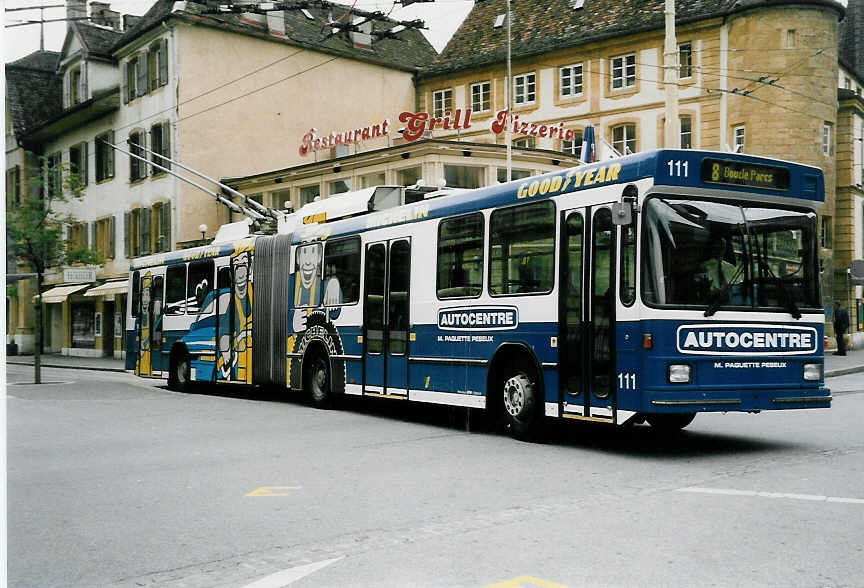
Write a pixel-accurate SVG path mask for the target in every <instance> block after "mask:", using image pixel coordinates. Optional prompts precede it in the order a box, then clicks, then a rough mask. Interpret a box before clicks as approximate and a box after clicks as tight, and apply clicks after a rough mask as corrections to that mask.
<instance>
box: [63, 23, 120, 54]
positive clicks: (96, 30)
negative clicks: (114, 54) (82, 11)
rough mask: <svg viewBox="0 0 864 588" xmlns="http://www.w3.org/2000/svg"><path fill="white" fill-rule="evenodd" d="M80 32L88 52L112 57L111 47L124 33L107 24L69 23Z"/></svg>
mask: <svg viewBox="0 0 864 588" xmlns="http://www.w3.org/2000/svg"><path fill="white" fill-rule="evenodd" d="M69 24H70V25H71V26H73V27H75V30H77V31H78V33H80V35H81V38H82V40H83V41H84V45H85V47H86V49H87V52H88V53H89V54H90V55H92V56H101V57H111V48H112V47H113V46H114V45H115V44H116V43H117V41H118V40H119V39H120V37H122V36H123V33H121V32H120V31H115V30H114V29H112V28H109V27H106V26H99V25H94V24H90V23H85V22H72V23H69Z"/></svg>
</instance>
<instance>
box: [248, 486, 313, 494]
mask: <svg viewBox="0 0 864 588" xmlns="http://www.w3.org/2000/svg"><path fill="white" fill-rule="evenodd" d="M300 488H302V486H261V487H260V488H256V489H255V490H253V491H252V492H250V493H249V494H247V495H246V496H288V495H290V494H291V493H290V492H286V490H299V489H300Z"/></svg>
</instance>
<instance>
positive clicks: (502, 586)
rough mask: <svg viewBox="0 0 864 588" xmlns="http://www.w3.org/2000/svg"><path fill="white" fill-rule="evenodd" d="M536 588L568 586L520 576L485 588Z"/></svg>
mask: <svg viewBox="0 0 864 588" xmlns="http://www.w3.org/2000/svg"><path fill="white" fill-rule="evenodd" d="M535 586H541V587H542V588H567V586H564V585H562V584H556V583H555V582H549V581H548V580H541V579H540V578H532V577H531V576H519V577H518V578H513V579H512V580H504V581H503V582H499V583H498V584H489V585H488V586H484V588H534V587H535Z"/></svg>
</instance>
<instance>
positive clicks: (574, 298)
mask: <svg viewBox="0 0 864 588" xmlns="http://www.w3.org/2000/svg"><path fill="white" fill-rule="evenodd" d="M562 217H563V223H564V224H563V230H562V231H561V234H562V240H563V242H564V243H563V246H562V248H561V250H562V252H563V253H562V255H561V272H560V273H561V300H560V303H559V312H560V317H559V329H560V332H559V339H558V340H559V342H560V344H559V347H560V349H559V361H558V365H559V373H560V378H559V382H560V384H559V385H560V388H561V394H560V403H561V414H562V416H565V417H570V418H583V419H590V420H601V421H609V422H612V421H613V419H614V408H615V386H614V379H613V374H614V369H615V365H614V357H615V354H614V353H613V350H614V337H613V336H614V332H615V331H614V328H615V267H614V265H615V264H614V259H615V257H614V252H615V243H614V239H615V237H614V236H615V226H614V224H613V223H612V213H611V211H610V209H609V208H608V207H605V206H604V207H596V208H587V209H583V210H576V211H566V212H564V213H563V215H562Z"/></svg>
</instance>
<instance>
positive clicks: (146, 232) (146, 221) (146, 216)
mask: <svg viewBox="0 0 864 588" xmlns="http://www.w3.org/2000/svg"><path fill="white" fill-rule="evenodd" d="M141 218H142V219H143V222H142V228H143V230H142V231H141V253H143V254H145V255H146V254H149V253H150V251H151V250H150V209H149V208H142V209H141Z"/></svg>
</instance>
